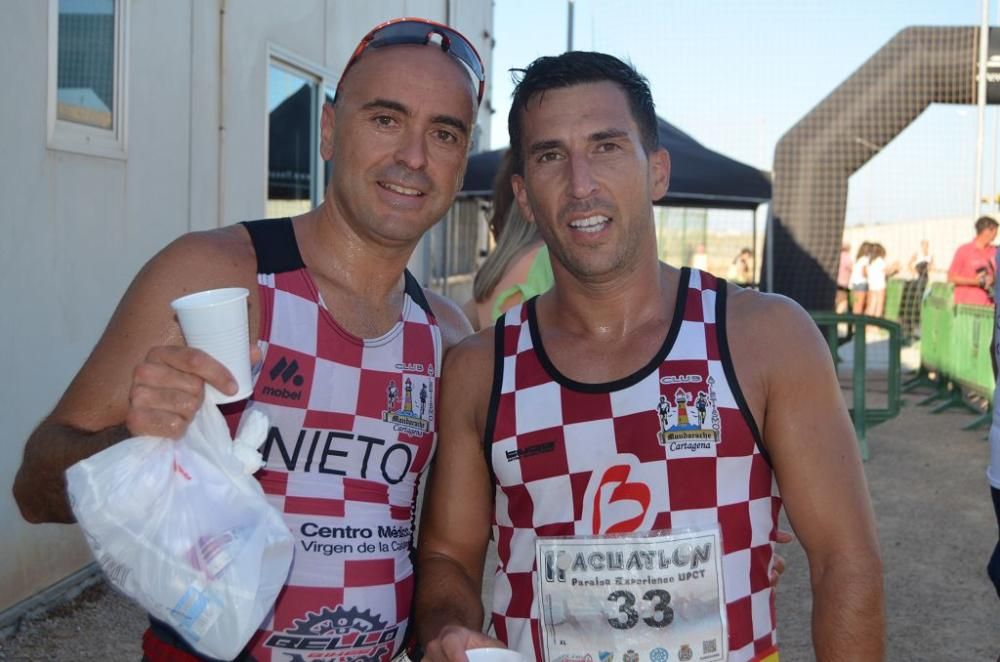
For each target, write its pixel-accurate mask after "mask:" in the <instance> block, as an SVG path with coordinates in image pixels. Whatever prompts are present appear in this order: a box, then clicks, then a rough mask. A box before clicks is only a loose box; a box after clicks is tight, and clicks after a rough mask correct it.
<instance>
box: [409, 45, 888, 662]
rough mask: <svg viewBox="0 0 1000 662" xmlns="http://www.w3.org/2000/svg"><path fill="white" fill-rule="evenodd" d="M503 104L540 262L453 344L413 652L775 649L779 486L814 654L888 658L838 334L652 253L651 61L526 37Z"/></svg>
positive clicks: (656, 190)
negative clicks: (833, 346) (533, 289)
mask: <svg viewBox="0 0 1000 662" xmlns="http://www.w3.org/2000/svg"><path fill="white" fill-rule="evenodd" d="M509 127H510V138H511V140H510V142H511V147H512V150H513V153H514V160H515V168H514V175H513V177H512V180H511V183H512V186H513V189H514V192H515V195H516V197H517V201H518V204H519V205H520V208H521V210H522V211H523V213H524V214H525V215H526V217H527V218H528V219H529V220H530V221H531V222H533V223H536V224H537V225H538V229H539V232H540V233H541V235H542V237H543V238H544V239H545V242H546V244H547V245H548V247H549V250H550V252H551V255H552V270H553V274H554V277H555V286H554V288H553V289H552V290H550V291H549V292H547V293H545V294H542V295H540V296H538V297H536V298H534V299H531V300H529V301H527V302H525V303H524V304H522V305H520V306H518V307H516V308H514V309H512V310H510V311H508V312H507V313H506V315H505V316H504V317H502V318H500V319H499V320H498V321H497V324H496V326H494V327H493V328H490V329H485V330H483V331H481V332H480V333H478V334H476V335H475V336H472V337H470V338H468V339H466V340H465V341H463V342H462V343H460V344H459V345H458V346H457V347H456V348H455V349H453V350H452V351H451V353H450V354H449V355H448V356H447V358H446V361H445V368H444V376H443V383H444V385H445V386H444V389H443V392H442V404H441V412H442V419H441V439H440V444H439V451H438V456H437V460H436V461H437V465H438V466H437V471H436V472H435V474H434V477H433V478H432V480H431V483H430V487H429V492H428V500H427V502H426V503H425V506H424V518H423V524H422V527H423V528H422V530H421V538H420V545H419V546H418V574H417V578H418V579H417V616H416V617H417V623H418V635H419V637H420V639H421V641H422V642H423V643H424V645H425V649H426V655H427V658H428V659H430V660H434V661H438V660H454V661H456V662H462V661H463V660H464V659H465V651H466V650H469V649H473V648H479V647H483V646H490V645H494V646H495V645H500V644H502V645H505V646H507V647H510V648H513V649H516V650H517V651H519V652H520V653H521V654H522V655H523V656H524V657H526V658H527V659H537V660H548V661H550V662H556V661H557V660H561V661H564V662H575V661H577V660H579V661H581V662H586V661H588V660H592V661H593V662H603V661H606V660H614V661H615V662H617V661H618V660H623V661H625V662H630V661H638V660H654V661H655V662H663V661H666V660H674V659H677V660H698V661H700V662H713V661H717V660H719V661H721V660H728V661H730V662H734V661H740V662H743V661H747V660H776V659H777V655H778V648H777V641H778V639H777V635H776V623H775V619H774V613H775V612H774V592H773V589H772V587H771V584H770V581H769V570H770V569H771V565H772V562H773V543H774V541H775V539H776V531H777V522H778V516H779V513H780V510H781V506H782V504H783V503H784V504H785V505H786V507H787V514H788V518H789V520H790V522H791V524H792V527H793V528H794V529H795V533H796V534H797V535H798V538H799V539H800V541H801V542H802V545H803V547H804V548H805V550H806V553H807V556H808V559H809V565H810V571H811V576H812V588H813V619H812V623H813V641H814V645H815V652H816V657H817V659H818V660H823V661H828V660H859V659H863V660H880V659H882V657H883V653H884V641H883V640H884V613H883V597H882V568H881V560H880V558H879V550H878V542H877V539H876V534H875V527H874V518H873V514H872V510H871V504H870V501H869V498H868V493H867V487H866V485H865V480H864V474H863V472H862V468H861V461H860V457H859V453H858V447H857V441H856V438H855V436H854V433H853V429H852V426H851V422H850V419H849V417H848V414H847V411H846V408H845V405H844V401H843V398H842V396H841V393H840V387H839V384H838V381H837V378H836V375H835V372H834V370H833V364H832V362H831V360H830V354H829V350H828V349H827V347H826V344H825V342H824V340H823V338H822V336H821V335H820V334H819V332H818V331H817V329H816V326H815V325H814V324H813V322H812V320H811V319H810V318H809V316H808V315H807V314H806V313H805V312H804V311H803V310H802V309H801V308H800V307H799V306H797V305H796V304H795V303H793V302H791V301H789V300H787V299H785V298H783V297H779V296H774V295H768V294H762V293H758V292H755V291H752V290H745V289H742V288H739V287H736V286H734V285H730V284H727V283H726V282H725V281H724V280H721V279H718V278H715V277H714V276H712V275H711V274H708V273H706V272H703V271H699V270H695V269H681V270H678V269H676V268H674V267H672V266H670V265H667V264H664V263H662V262H660V261H659V258H658V255H657V243H656V235H655V225H654V220H653V210H652V202H653V201H655V200H658V199H660V198H661V197H663V195H664V194H665V193H666V190H667V186H668V183H669V178H670V169H671V162H670V155H669V154H668V153H667V152H666V151H665V150H664V149H663V148H661V147H660V146H659V145H658V141H657V133H656V116H655V110H654V106H653V101H652V96H651V94H650V91H649V87H648V84H647V82H646V80H645V79H644V78H643V77H642V76H641V75H639V74H638V73H637V72H636V71H635V70H634V69H632V67H630V66H629V65H627V64H625V63H623V62H621V61H620V60H618V59H616V58H613V57H611V56H608V55H603V54H599V53H579V52H575V53H566V54H563V55H560V56H558V57H544V58H540V59H539V60H536V61H535V62H534V63H532V64H531V65H530V66H529V67H528V68H527V69H526V70H525V71H524V72H523V77H522V79H521V81H520V82H519V84H518V86H517V88H516V90H515V94H514V100H513V103H512V106H511V111H510V118H509ZM683 165H684V164H683V163H679V164H678V167H683ZM491 535H492V537H493V539H494V540H495V541H496V545H497V553H498V557H499V560H498V564H497V567H496V569H495V576H494V590H493V603H492V617H491V628H490V634H489V635H486V634H483V633H481V632H480V625H481V624H482V622H483V613H482V610H481V605H480V585H481V580H482V567H483V560H484V555H485V551H486V548H487V544H488V542H489V539H490V537H491Z"/></svg>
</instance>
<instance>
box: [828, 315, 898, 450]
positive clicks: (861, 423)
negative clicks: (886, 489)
mask: <svg viewBox="0 0 1000 662" xmlns="http://www.w3.org/2000/svg"><path fill="white" fill-rule="evenodd" d="M810 315H811V316H812V318H813V321H814V322H816V325H817V326H819V327H820V329H821V330H822V331H823V334H824V336H825V337H826V339H827V343H828V344H829V346H830V353H831V354H832V355H833V361H834V364H837V363H839V362H840V356H839V354H838V350H839V347H840V344H841V343H840V336H839V334H838V327H839V326H840V325H841V324H846V325H847V327H848V336H849V337H851V336H853V338H854V354H853V361H852V363H853V366H852V375H851V390H852V393H851V406H850V413H851V420H852V422H853V423H854V432H855V434H856V435H857V437H858V444H859V446H860V448H861V457H862V459H865V460H867V459H868V439H867V435H868V428H869V427H871V426H873V425H877V424H879V423H882V422H884V421H887V420H889V419H890V418H893V417H895V416H897V415H898V414H899V409H900V406H901V405H902V392H901V386H900V375H901V368H900V359H899V353H900V349H901V348H902V331H901V328H900V325H899V324H898V323H896V322H893V321H890V320H887V319H883V318H881V317H869V316H868V315H854V314H850V313H844V314H838V313H834V312H830V311H813V312H810ZM870 326H871V327H876V328H879V329H884V330H886V331H888V332H889V338H888V342H889V364H888V375H887V382H888V388H887V396H888V402H887V404H886V406H885V407H871V406H869V404H868V399H867V393H868V392H867V381H868V347H867V344H866V343H865V338H866V334H867V329H868V327H870Z"/></svg>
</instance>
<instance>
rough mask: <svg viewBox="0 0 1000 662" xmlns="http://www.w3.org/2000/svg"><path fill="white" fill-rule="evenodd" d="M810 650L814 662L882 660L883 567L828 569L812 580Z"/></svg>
mask: <svg viewBox="0 0 1000 662" xmlns="http://www.w3.org/2000/svg"><path fill="white" fill-rule="evenodd" d="M812 631H813V646H814V649H815V651H816V660H817V662H840V661H842V660H843V661H845V662H846V661H847V660H871V661H872V662H878V661H879V660H883V659H885V611H884V599H883V588H882V566H881V563H880V562H879V559H878V557H877V556H876V557H874V558H872V559H871V562H870V563H869V564H867V565H865V566H864V567H862V566H859V565H857V564H855V563H852V565H851V567H846V568H843V567H842V568H839V569H831V570H829V571H827V572H824V573H822V575H821V576H819V577H816V576H814V577H813V614H812Z"/></svg>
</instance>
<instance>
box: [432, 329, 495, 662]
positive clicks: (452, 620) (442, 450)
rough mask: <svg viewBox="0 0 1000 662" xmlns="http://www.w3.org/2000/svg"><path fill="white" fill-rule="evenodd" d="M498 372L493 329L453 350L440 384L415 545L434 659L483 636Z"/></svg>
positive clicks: (457, 656)
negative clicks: (491, 430) (436, 430)
mask: <svg viewBox="0 0 1000 662" xmlns="http://www.w3.org/2000/svg"><path fill="white" fill-rule="evenodd" d="M492 373H493V331H492V329H489V330H486V331H483V332H480V333H479V334H477V335H475V336H472V337H470V338H467V339H466V340H465V341H463V342H462V343H461V344H459V345H458V346H457V347H455V348H454V349H452V350H451V352H449V353H448V355H447V357H446V359H445V367H444V373H443V375H442V382H441V384H442V385H441V408H440V411H441V418H440V426H441V427H440V431H441V436H440V441H439V443H438V450H437V456H436V458H435V462H434V469H433V470H432V472H431V478H430V482H429V483H428V491H427V497H426V499H425V500H424V509H423V515H422V518H421V525H420V543H419V545H418V546H417V591H416V623H417V634H418V637H419V639H420V641H421V642H422V643H423V644H424V646H425V649H426V656H427V658H428V659H430V660H463V659H464V651H465V650H466V649H467V648H469V647H471V646H476V647H479V646H485V645H496V644H497V642H495V641H494V640H492V639H490V638H489V637H487V636H486V635H483V634H482V633H481V632H482V625H483V608H482V598H481V591H482V573H483V562H484V559H485V555H486V548H487V545H488V544H489V537H490V522H491V509H492V507H493V497H492V491H491V488H492V485H491V481H490V477H489V470H488V468H487V465H486V458H485V456H484V454H483V441H482V439H483V430H484V427H485V419H486V409H487V406H488V402H489V395H490V386H491V383H492Z"/></svg>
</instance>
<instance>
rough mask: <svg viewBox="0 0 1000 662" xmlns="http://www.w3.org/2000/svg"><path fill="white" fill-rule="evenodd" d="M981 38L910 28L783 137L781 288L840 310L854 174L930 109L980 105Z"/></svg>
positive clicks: (778, 221) (776, 196)
mask: <svg viewBox="0 0 1000 662" xmlns="http://www.w3.org/2000/svg"><path fill="white" fill-rule="evenodd" d="M978 37H979V30H978V28H974V27H910V28H906V29H904V30H902V31H901V32H899V33H898V34H897V35H896V36H895V37H893V38H892V40H890V41H889V42H888V43H887V44H886V45H885V46H883V47H882V49H881V50H879V51H878V52H877V53H876V54H875V55H873V56H872V57H871V58H870V59H869V60H868V61H867V62H865V63H864V64H863V65H862V66H861V67H860V68H859V69H858V70H857V71H855V72H854V73H853V74H852V75H851V76H850V77H849V78H848V79H847V80H846V81H844V82H843V83H842V84H841V85H840V86H839V87H838V88H837V89H835V90H834V91H833V92H832V93H830V95H829V96H827V97H826V98H825V99H823V101H821V102H820V103H819V104H818V105H817V106H816V107H815V108H813V110H812V111H810V112H809V113H808V114H807V115H806V116H805V117H803V118H802V119H801V120H800V121H799V122H798V123H797V124H796V125H795V126H793V127H792V128H791V129H790V130H789V131H788V132H787V133H786V134H785V135H784V136H782V138H781V140H780V141H779V142H778V145H777V148H776V149H775V154H774V182H773V200H772V214H773V223H772V225H771V228H772V231H773V232H774V236H773V238H772V239H773V250H774V264H773V274H774V286H773V288H771V289H773V291H775V292H779V293H781V294H785V295H787V296H789V297H791V298H793V299H795V300H796V301H798V302H799V303H800V304H801V305H803V306H804V307H805V308H806V309H808V310H823V309H830V308H832V307H833V301H834V295H835V293H836V278H837V267H838V262H839V257H840V245H841V239H842V236H843V233H844V212H845V208H846V206H847V180H848V178H849V177H850V176H851V174H852V173H854V172H855V171H857V170H858V169H859V168H860V167H861V166H862V165H864V164H865V163H866V162H867V161H868V160H869V159H871V158H872V157H873V156H875V154H877V153H878V152H879V151H880V150H881V149H882V148H884V147H885V146H886V145H887V144H888V143H889V142H890V141H891V140H892V139H893V138H895V137H896V136H897V135H898V134H899V133H900V132H901V131H902V130H903V129H905V128H906V127H907V125H909V124H910V123H911V122H913V120H914V119H916V118H917V116H919V115H920V113H922V112H923V111H924V109H925V108H927V106H928V105H930V104H931V103H955V104H972V103H975V102H976V93H977V89H976V68H977V60H978V42H979V38H978ZM991 41H992V40H991ZM766 260H767V255H766V254H765V264H766ZM762 275H763V274H762ZM765 289H766V285H765Z"/></svg>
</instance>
